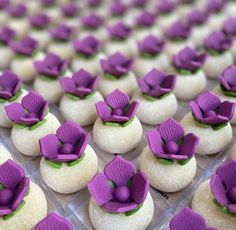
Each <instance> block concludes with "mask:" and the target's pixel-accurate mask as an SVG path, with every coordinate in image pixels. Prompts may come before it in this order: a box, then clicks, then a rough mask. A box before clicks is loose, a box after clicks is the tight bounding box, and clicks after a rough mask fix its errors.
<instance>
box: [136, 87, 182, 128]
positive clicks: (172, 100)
mask: <svg viewBox="0 0 236 230" xmlns="http://www.w3.org/2000/svg"><path fill="white" fill-rule="evenodd" d="M132 100H134V101H138V102H139V106H138V111H137V114H136V115H137V117H138V118H139V120H140V121H141V122H142V123H146V124H149V125H157V124H160V123H162V122H164V121H166V120H167V119H168V118H170V117H173V116H174V115H175V113H176V111H177V107H178V105H177V100H176V97H175V95H174V94H170V95H168V96H166V97H164V98H162V99H157V100H155V101H149V100H147V99H146V98H145V97H144V96H143V95H142V92H140V91H137V92H136V93H135V94H134V96H133V98H132Z"/></svg>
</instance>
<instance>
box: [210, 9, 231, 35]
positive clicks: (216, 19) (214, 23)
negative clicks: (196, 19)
mask: <svg viewBox="0 0 236 230" xmlns="http://www.w3.org/2000/svg"><path fill="white" fill-rule="evenodd" d="M227 17H228V15H227V16H226V15H225V14H223V13H218V14H213V15H212V16H210V18H209V19H208V21H207V26H208V28H209V30H211V31H216V30H221V29H222V28H223V24H224V22H225V20H226V19H227Z"/></svg>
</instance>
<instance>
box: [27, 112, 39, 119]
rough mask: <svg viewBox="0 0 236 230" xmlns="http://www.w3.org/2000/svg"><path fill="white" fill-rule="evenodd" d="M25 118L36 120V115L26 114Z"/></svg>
mask: <svg viewBox="0 0 236 230" xmlns="http://www.w3.org/2000/svg"><path fill="white" fill-rule="evenodd" d="M26 117H27V118H36V117H37V115H36V114H35V113H28V114H27V115H26Z"/></svg>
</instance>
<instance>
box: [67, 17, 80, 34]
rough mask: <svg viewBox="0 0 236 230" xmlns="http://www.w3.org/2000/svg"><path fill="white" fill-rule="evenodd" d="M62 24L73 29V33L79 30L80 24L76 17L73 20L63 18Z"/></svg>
mask: <svg viewBox="0 0 236 230" xmlns="http://www.w3.org/2000/svg"><path fill="white" fill-rule="evenodd" d="M63 22H64V23H65V24H66V25H67V26H69V27H72V28H73V31H79V30H80V24H79V23H80V22H79V18H78V17H73V18H67V17H64V19H63Z"/></svg>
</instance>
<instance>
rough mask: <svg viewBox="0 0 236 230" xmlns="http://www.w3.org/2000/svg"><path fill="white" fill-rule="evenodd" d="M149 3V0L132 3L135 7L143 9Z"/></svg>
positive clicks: (134, 0) (136, 0) (137, 0)
mask: <svg viewBox="0 0 236 230" xmlns="http://www.w3.org/2000/svg"><path fill="white" fill-rule="evenodd" d="M147 2H148V1H147V0H133V1H132V2H131V5H132V6H135V7H139V8H143V7H145V6H146V4H147Z"/></svg>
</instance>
